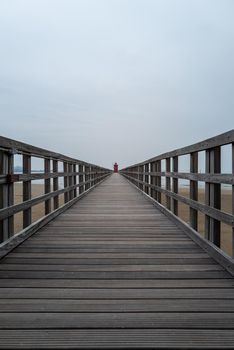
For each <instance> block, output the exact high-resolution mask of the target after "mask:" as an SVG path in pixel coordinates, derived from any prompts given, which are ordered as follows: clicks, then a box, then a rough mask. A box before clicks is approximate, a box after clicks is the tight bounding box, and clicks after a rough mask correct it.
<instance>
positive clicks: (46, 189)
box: [44, 158, 51, 215]
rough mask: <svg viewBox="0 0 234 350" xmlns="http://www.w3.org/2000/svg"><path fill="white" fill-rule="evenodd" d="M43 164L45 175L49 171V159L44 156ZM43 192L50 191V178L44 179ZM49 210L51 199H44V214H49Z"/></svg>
mask: <svg viewBox="0 0 234 350" xmlns="http://www.w3.org/2000/svg"><path fill="white" fill-rule="evenodd" d="M44 164H45V175H46V174H49V173H50V159H48V158H45V160H44ZM44 187H45V191H44V192H45V193H49V192H50V191H51V185H50V178H49V179H45V185H44ZM50 212H51V199H47V200H46V201H45V215H47V214H49V213H50Z"/></svg>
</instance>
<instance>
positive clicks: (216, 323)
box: [0, 174, 234, 349]
mask: <svg viewBox="0 0 234 350" xmlns="http://www.w3.org/2000/svg"><path fill="white" fill-rule="evenodd" d="M0 278H1V280H0V310H1V314H0V339H1V341H0V348H4V349H7V348H65V349H67V348H101V349H103V348H121V347H122V348H137V347H142V348H205V347H207V348H234V279H233V278H232V277H231V275H230V274H229V273H228V272H226V271H225V270H224V268H223V267H221V266H220V265H218V264H217V263H216V262H215V261H214V260H212V259H211V258H210V257H209V256H208V255H207V254H206V253H205V252H204V251H202V249H201V248H200V247H198V246H197V245H196V244H195V243H194V242H193V241H192V240H191V239H190V238H188V237H187V236H186V235H185V233H183V232H182V231H181V230H179V229H178V228H177V227H176V226H175V224H174V223H172V222H171V221H170V220H169V219H168V218H166V217H165V216H164V215H163V214H162V213H160V212H159V211H158V210H157V209H156V208H155V207H154V206H153V204H151V203H150V202H149V201H148V200H147V198H146V197H144V196H143V195H142V194H141V193H139V192H138V191H137V190H136V189H135V188H134V187H133V186H131V185H130V184H129V183H128V182H127V180H126V179H125V178H124V177H122V176H121V175H118V174H113V175H112V176H111V177H109V178H108V179H107V180H106V181H104V182H103V183H102V184H101V185H100V186H98V187H97V188H95V189H94V190H93V191H92V192H91V193H90V194H88V195H87V196H86V197H84V198H83V199H82V200H80V201H79V202H77V203H76V204H75V205H74V206H73V207H71V208H70V209H68V210H67V211H66V212H65V213H63V214H61V215H60V216H59V217H57V218H56V219H55V220H53V221H52V222H50V223H49V224H48V225H47V226H45V227H44V228H43V229H41V230H40V231H39V232H37V233H36V234H34V235H33V236H32V237H31V238H29V239H28V240H26V241H25V242H24V243H23V244H21V245H20V246H18V247H17V248H16V249H15V250H13V251H12V252H11V253H10V254H9V255H7V256H6V257H5V258H4V259H3V260H2V263H1V264H0Z"/></svg>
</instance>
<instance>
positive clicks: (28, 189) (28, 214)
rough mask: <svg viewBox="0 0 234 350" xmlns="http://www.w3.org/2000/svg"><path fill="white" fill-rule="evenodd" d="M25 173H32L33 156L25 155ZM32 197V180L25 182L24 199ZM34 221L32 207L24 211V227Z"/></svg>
mask: <svg viewBox="0 0 234 350" xmlns="http://www.w3.org/2000/svg"><path fill="white" fill-rule="evenodd" d="M23 173H24V174H28V175H30V174H31V156H30V155H27V154H24V155H23ZM31 198H32V185H31V180H29V181H24V182H23V201H27V200H29V199H31ZM31 223H32V208H28V209H26V210H24V211H23V228H25V227H27V226H29V225H30V224H31Z"/></svg>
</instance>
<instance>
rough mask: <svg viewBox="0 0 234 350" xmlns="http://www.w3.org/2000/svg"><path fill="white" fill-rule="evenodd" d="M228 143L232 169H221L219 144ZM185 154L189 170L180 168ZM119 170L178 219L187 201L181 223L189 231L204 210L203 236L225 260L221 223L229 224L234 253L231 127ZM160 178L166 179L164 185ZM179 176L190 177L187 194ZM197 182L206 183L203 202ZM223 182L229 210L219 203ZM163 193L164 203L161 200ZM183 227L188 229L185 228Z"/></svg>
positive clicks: (233, 134) (233, 136)
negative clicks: (201, 168) (180, 207)
mask: <svg viewBox="0 0 234 350" xmlns="http://www.w3.org/2000/svg"><path fill="white" fill-rule="evenodd" d="M228 144H230V145H231V146H232V157H231V168H232V170H231V171H232V172H231V173H222V169H221V147H222V146H225V145H228ZM203 151H205V172H204V173H199V172H198V168H199V167H198V165H199V157H198V156H199V152H203ZM184 155H190V159H189V162H190V172H188V171H186V172H183V171H179V161H180V156H184ZM162 161H164V162H165V170H164V169H163V170H164V171H162ZM120 173H121V174H122V175H124V176H125V177H126V178H127V179H128V180H130V181H131V182H132V183H133V184H134V185H136V186H137V187H138V188H139V189H140V190H141V191H142V192H144V193H145V194H147V195H148V196H149V197H151V198H152V199H153V201H154V202H155V203H156V204H157V205H158V208H159V209H162V210H163V211H164V212H165V213H166V214H167V215H168V216H170V217H172V218H173V219H175V221H176V222H177V223H178V222H179V217H178V216H179V214H178V204H179V203H182V204H185V205H187V206H188V208H189V223H185V222H184V224H186V225H189V227H190V229H191V230H190V231H191V232H193V233H195V232H197V233H198V213H202V214H204V215H205V217H204V219H205V220H204V221H205V224H204V234H205V238H204V240H205V241H206V242H211V243H212V244H213V245H214V246H216V247H218V250H217V249H216V248H215V250H216V253H215V254H216V255H217V251H219V253H220V254H221V255H222V259H224V260H225V259H226V257H227V255H226V254H225V252H223V251H222V250H221V234H222V232H221V223H224V224H226V225H229V226H230V227H231V230H232V237H233V240H232V252H231V256H232V257H234V129H233V130H230V131H228V132H226V133H224V134H221V135H218V136H215V137H212V138H209V139H207V140H204V141H201V142H198V143H196V144H193V145H191V146H187V147H183V148H180V149H176V150H174V151H171V152H167V153H163V154H161V155H159V156H156V157H153V158H150V159H148V160H145V161H143V162H141V163H137V164H134V165H130V166H128V167H125V168H124V169H121V170H120ZM162 179H163V180H164V179H165V184H163V185H162ZM180 179H183V180H187V181H189V197H187V196H184V195H182V194H180V193H179V180H180ZM198 182H203V183H204V184H205V186H204V188H205V202H204V203H201V202H199V197H198ZM222 184H228V185H231V186H232V187H231V188H232V192H231V195H232V208H231V212H225V211H224V210H223V209H222V206H221V185H222ZM162 196H165V204H163V203H162ZM184 227H185V226H184ZM186 229H187V231H188V228H186ZM203 243H204V242H203ZM224 256H225V257H224ZM222 259H221V260H222ZM230 259H231V258H230ZM230 259H229V258H228V259H227V261H228V262H227V264H229V265H230V266H231V265H232V271H234V261H233V259H232V260H230Z"/></svg>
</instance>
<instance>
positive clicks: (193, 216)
mask: <svg viewBox="0 0 234 350" xmlns="http://www.w3.org/2000/svg"><path fill="white" fill-rule="evenodd" d="M197 172H198V153H197V152H193V153H191V154H190V173H197ZM190 199H192V200H195V201H197V200H198V182H197V181H193V180H191V181H190ZM189 215H190V225H191V227H192V228H193V229H194V230H196V231H197V218H198V214H197V210H196V209H194V208H192V207H190V208H189Z"/></svg>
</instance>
